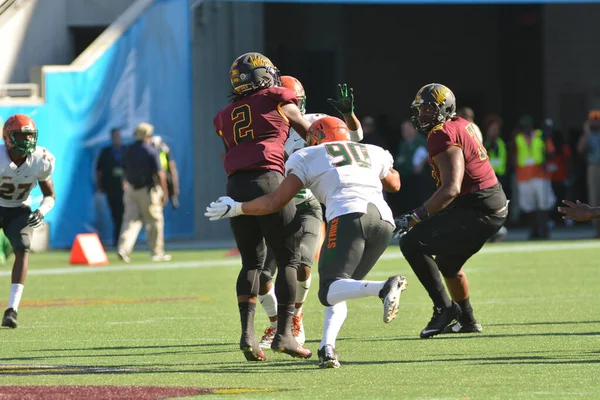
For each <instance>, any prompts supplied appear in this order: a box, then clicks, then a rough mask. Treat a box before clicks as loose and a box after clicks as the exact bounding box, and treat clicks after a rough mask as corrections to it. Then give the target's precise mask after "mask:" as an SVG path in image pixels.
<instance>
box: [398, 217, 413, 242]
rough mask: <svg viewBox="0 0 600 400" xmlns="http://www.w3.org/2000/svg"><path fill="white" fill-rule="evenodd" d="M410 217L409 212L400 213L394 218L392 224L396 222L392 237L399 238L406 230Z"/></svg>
mask: <svg viewBox="0 0 600 400" xmlns="http://www.w3.org/2000/svg"><path fill="white" fill-rule="evenodd" d="M411 219H412V216H411V213H406V214H402V215H401V216H399V217H397V218H395V219H394V224H396V229H394V236H393V238H394V239H399V238H400V237H402V236H403V235H404V234H405V233H406V232H408V228H409V223H410V220H411Z"/></svg>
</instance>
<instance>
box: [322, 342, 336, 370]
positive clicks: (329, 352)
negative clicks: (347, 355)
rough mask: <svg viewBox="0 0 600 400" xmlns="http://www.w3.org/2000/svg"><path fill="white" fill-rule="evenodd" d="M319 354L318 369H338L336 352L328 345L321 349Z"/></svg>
mask: <svg viewBox="0 0 600 400" xmlns="http://www.w3.org/2000/svg"><path fill="white" fill-rule="evenodd" d="M317 353H318V354H319V368H339V367H340V361H339V360H338V356H337V351H335V348H334V347H333V346H332V345H330V344H328V345H327V346H325V347H321V348H320V349H319V351H318V352H317Z"/></svg>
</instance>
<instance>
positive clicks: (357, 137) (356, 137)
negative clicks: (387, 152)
mask: <svg viewBox="0 0 600 400" xmlns="http://www.w3.org/2000/svg"><path fill="white" fill-rule="evenodd" d="M363 137H364V134H363V129H362V126H360V127H359V128H358V129H357V130H355V131H350V140H352V141H353V142H360V141H361V140H363Z"/></svg>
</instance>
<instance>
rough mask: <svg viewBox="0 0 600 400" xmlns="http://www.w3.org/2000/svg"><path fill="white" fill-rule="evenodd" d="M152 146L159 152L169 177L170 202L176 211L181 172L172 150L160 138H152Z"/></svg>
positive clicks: (161, 163) (161, 162)
mask: <svg viewBox="0 0 600 400" xmlns="http://www.w3.org/2000/svg"><path fill="white" fill-rule="evenodd" d="M152 145H153V146H154V148H155V149H156V151H158V155H159V157H160V165H161V166H162V169H163V170H164V171H165V173H166V176H167V188H168V189H169V200H171V206H173V208H174V209H175V210H177V209H178V208H179V172H178V171H177V165H176V164H175V159H174V158H173V156H172V155H171V149H170V148H169V146H167V144H166V143H165V141H164V140H162V138H161V137H160V136H156V135H155V136H152Z"/></svg>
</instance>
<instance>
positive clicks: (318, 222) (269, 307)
mask: <svg viewBox="0 0 600 400" xmlns="http://www.w3.org/2000/svg"><path fill="white" fill-rule="evenodd" d="M281 84H282V86H283V87H286V88H288V89H290V90H292V91H293V92H294V93H295V94H296V97H297V98H298V108H299V109H300V112H301V113H302V115H303V116H304V119H306V120H307V121H309V122H310V123H311V124H312V123H313V122H315V121H316V120H318V119H320V118H323V117H327V114H306V92H305V90H304V86H302V83H300V81H299V80H298V79H296V78H294V77H293V76H282V77H281ZM338 91H339V92H338V99H337V100H333V99H329V102H330V103H331V104H332V105H333V106H334V107H335V109H336V110H338V111H339V112H340V113H342V114H343V117H344V120H345V121H346V124H347V125H348V126H349V127H352V128H353V129H354V130H350V138H351V139H352V140H353V141H355V142H358V141H359V140H361V139H362V137H363V131H362V127H361V124H360V121H359V120H358V118H356V115H355V114H354V93H353V90H352V88H350V89H349V90H348V87H347V85H339V86H338ZM305 146H306V142H305V141H304V139H303V138H302V137H301V136H300V135H299V134H298V132H296V130H294V128H290V136H289V138H288V140H287V141H286V142H285V153H286V157H288V158H289V157H290V156H291V155H292V154H293V153H294V152H295V151H297V150H300V149H302V148H304V147H305ZM292 201H293V202H294V204H295V206H296V209H297V211H298V215H299V216H300V223H301V225H302V238H301V239H300V267H299V268H298V274H297V278H298V282H297V284H296V302H295V309H294V317H293V319H292V321H293V325H292V327H293V329H292V331H293V333H294V337H295V338H296V341H297V342H298V344H299V345H300V346H302V345H304V342H305V341H306V335H305V333H304V324H303V323H302V318H303V317H304V311H303V309H304V301H305V300H306V297H307V295H308V290H309V289H310V283H311V281H312V279H311V267H312V265H313V262H314V259H315V256H316V253H317V250H318V249H317V248H318V246H319V241H320V236H321V230H322V225H323V210H322V208H321V203H319V201H318V200H317V199H316V198H315V196H313V194H312V192H311V191H310V189H301V190H300V191H299V192H298V193H296V195H295V196H294V198H293V199H292ZM276 270H277V262H276V261H275V256H274V252H273V251H272V250H271V249H270V248H268V249H267V259H266V261H265V268H264V270H263V272H262V273H261V275H260V289H259V290H258V300H259V302H260V304H261V305H262V307H263V309H264V310H265V312H266V313H267V316H268V317H269V321H270V325H269V326H268V327H267V328H266V329H265V331H264V334H263V336H262V338H261V341H260V343H259V346H260V347H261V348H263V349H269V348H271V343H273V339H274V338H275V334H276V333H277V297H276V296H275V287H274V285H273V276H274V275H275V271H276Z"/></svg>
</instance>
